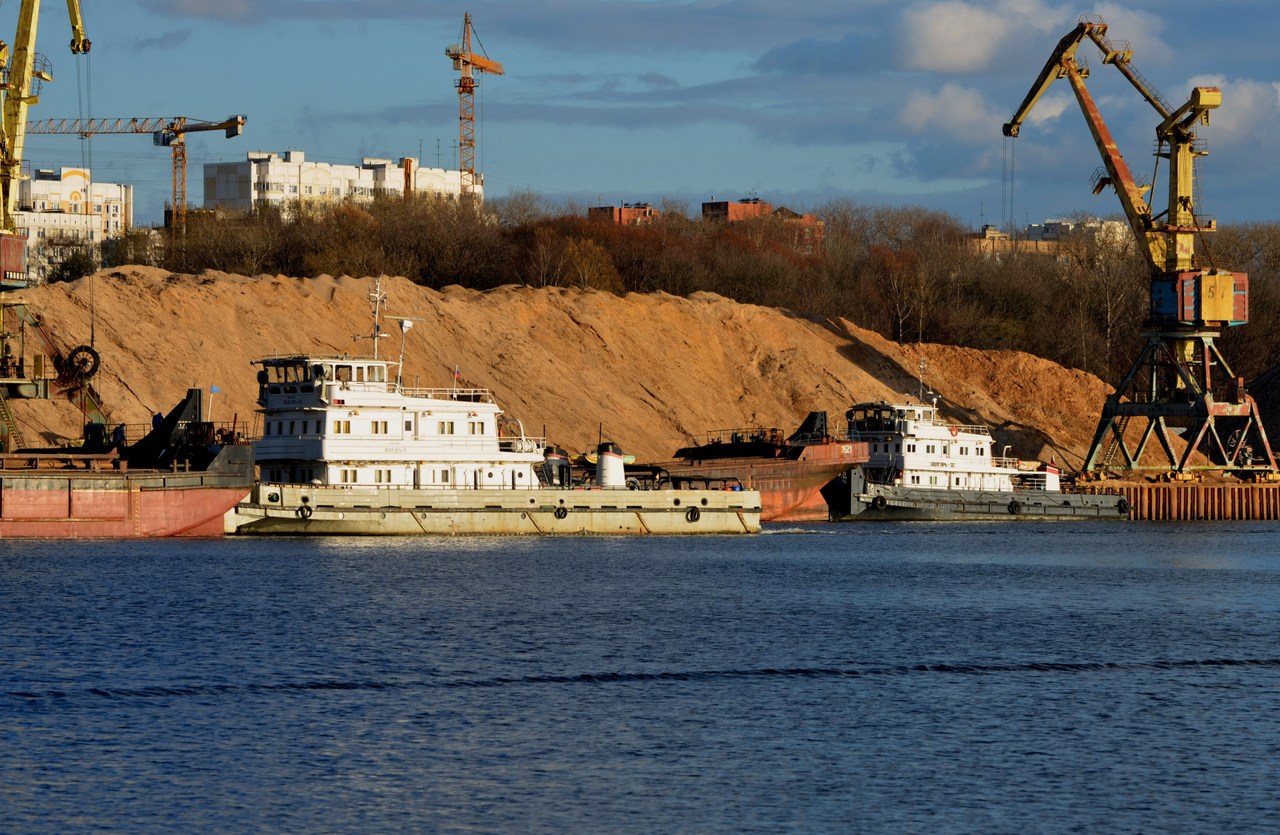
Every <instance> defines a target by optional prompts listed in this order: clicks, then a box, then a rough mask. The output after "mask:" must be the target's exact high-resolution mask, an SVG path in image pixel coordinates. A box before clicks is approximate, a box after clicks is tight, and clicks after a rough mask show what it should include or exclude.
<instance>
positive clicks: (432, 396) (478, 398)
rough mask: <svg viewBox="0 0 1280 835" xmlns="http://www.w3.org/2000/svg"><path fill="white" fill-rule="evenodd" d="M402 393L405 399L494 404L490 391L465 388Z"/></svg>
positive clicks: (404, 391) (428, 389) (402, 390)
mask: <svg viewBox="0 0 1280 835" xmlns="http://www.w3.org/2000/svg"><path fill="white" fill-rule="evenodd" d="M400 393H401V394H403V395H404V396H405V397H417V398H422V399H427V400H455V401H457V402H459V403H492V402H494V401H493V392H491V391H489V389H464V388H402V389H400Z"/></svg>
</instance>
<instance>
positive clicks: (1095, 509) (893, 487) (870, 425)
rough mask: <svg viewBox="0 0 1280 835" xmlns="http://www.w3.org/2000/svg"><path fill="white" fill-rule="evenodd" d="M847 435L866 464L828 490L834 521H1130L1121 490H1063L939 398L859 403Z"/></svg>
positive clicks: (1047, 470) (1050, 471) (1055, 476)
mask: <svg viewBox="0 0 1280 835" xmlns="http://www.w3.org/2000/svg"><path fill="white" fill-rule="evenodd" d="M846 417H847V418H848V420H849V430H848V432H849V435H848V436H849V439H850V440H851V441H865V442H867V443H868V444H869V445H870V458H869V460H868V461H867V463H866V464H863V465H861V466H858V467H854V468H853V469H852V470H850V471H849V472H848V473H847V474H846V475H845V476H844V477H842V478H841V479H840V480H838V481H836V482H833V483H832V484H830V485H829V486H828V487H827V488H824V490H823V495H824V496H825V497H826V499H827V503H828V504H829V505H830V507H831V515H832V518H833V519H837V520H847V519H923V520H959V519H1045V518H1054V519H1059V518H1064V519H1065V518H1088V519H1126V518H1128V514H1129V506H1128V502H1127V501H1126V500H1125V498H1124V497H1123V496H1118V495H1105V494H1104V495H1095V494H1083V493H1070V492H1063V490H1062V485H1061V480H1060V474H1059V471H1058V468H1057V467H1056V466H1053V465H1052V464H1044V463H1039V462H1037V463H1033V464H1030V465H1028V464H1026V463H1025V462H1022V461H1018V460H1016V459H1014V458H1009V457H1007V454H1005V452H1006V451H1007V449H1008V448H1007V447H1005V449H1004V450H1001V451H997V449H996V441H995V439H994V438H992V437H991V432H990V430H989V429H988V428H987V427H985V426H965V425H960V424H955V423H948V422H946V421H943V420H942V419H941V417H940V415H939V414H938V409H937V406H936V403H934V404H929V405H925V404H909V403H904V404H890V403H884V402H880V403H859V404H857V405H855V406H854V407H853V408H851V409H850V410H849V411H848V412H847V413H846Z"/></svg>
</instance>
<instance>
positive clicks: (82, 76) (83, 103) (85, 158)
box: [76, 52, 106, 348]
mask: <svg viewBox="0 0 1280 835" xmlns="http://www.w3.org/2000/svg"><path fill="white" fill-rule="evenodd" d="M76 58H77V59H81V60H77V61H76V105H77V110H78V113H79V116H80V123H81V124H85V125H87V124H88V123H89V119H90V117H91V114H92V113H93V83H92V79H93V72H92V70H93V68H92V66H91V65H90V63H89V53H87V52H82V53H80V54H78V55H77V56H76ZM80 167H81V168H83V169H84V174H85V177H84V181H85V182H84V187H85V193H84V197H83V199H84V201H85V214H87V215H92V214H93V134H91V133H90V134H88V135H84V134H82V135H81V136H80ZM105 225H106V224H105V220H104V222H103V226H104V231H105ZM104 237H105V235H104ZM93 291H94V282H93V273H90V274H89V347H90V348H92V347H93V346H94V341H95V338H96V336H97V332H96V331H97V318H98V317H97V307H96V305H95V303H94V292H93Z"/></svg>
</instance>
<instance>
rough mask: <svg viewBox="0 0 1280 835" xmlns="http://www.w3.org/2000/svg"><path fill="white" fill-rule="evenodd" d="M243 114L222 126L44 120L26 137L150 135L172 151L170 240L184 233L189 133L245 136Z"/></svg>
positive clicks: (164, 119) (172, 120) (165, 119)
mask: <svg viewBox="0 0 1280 835" xmlns="http://www.w3.org/2000/svg"><path fill="white" fill-rule="evenodd" d="M245 121H246V118H245V116H244V115H243V114H241V115H238V116H228V117H227V118H225V119H223V120H222V121H221V122H204V121H201V120H199V119H192V118H190V117H187V116H161V117H155V118H136V117H135V118H132V119H43V120H41V121H39V122H30V123H28V124H27V133H35V134H73V135H76V136H85V137H88V136H95V135H97V134H122V133H149V134H151V138H152V142H154V144H156V145H157V146H161V147H169V148H171V149H173V202H172V204H171V207H172V208H171V211H172V213H173V214H172V219H171V221H170V223H169V231H170V237H171V238H172V237H174V236H176V235H182V234H183V233H185V232H186V230H187V141H186V135H187V134H188V133H196V132H199V131H210V130H220V131H223V132H224V133H225V134H226V137H227V138H228V139H230V138H232V137H233V136H239V135H240V134H241V133H243V132H244V124H245Z"/></svg>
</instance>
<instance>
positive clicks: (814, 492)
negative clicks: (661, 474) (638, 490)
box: [660, 412, 870, 522]
mask: <svg viewBox="0 0 1280 835" xmlns="http://www.w3.org/2000/svg"><path fill="white" fill-rule="evenodd" d="M868 450H869V447H868V445H867V443H865V442H862V441H850V440H847V439H846V440H843V441H841V440H837V439H833V438H832V437H831V435H830V433H829V432H828V431H827V413H826V412H810V413H809V416H808V417H807V418H805V420H804V422H803V423H802V424H801V425H800V428H799V429H797V430H796V431H795V432H793V433H792V434H791V435H789V436H786V437H784V436H783V434H782V430H781V429H763V428H754V429H722V430H715V431H712V432H709V433H707V434H706V435H705V436H703V437H702V438H700V439H698V442H697V443H694V444H691V445H690V446H686V447H682V448H680V449H678V450H676V453H675V458H674V459H673V460H671V461H664V462H662V463H661V465H660V466H661V467H663V468H664V469H665V470H667V472H669V473H670V474H671V475H672V477H678V478H703V479H708V480H717V479H719V480H725V479H740V480H741V481H742V483H743V484H744V485H745V486H746V487H747V488H748V489H750V490H758V491H759V492H760V505H761V510H760V521H762V522H825V521H827V520H828V519H829V518H830V514H831V509H830V507H829V506H828V505H827V500H826V499H825V498H823V495H822V488H823V487H825V486H826V485H827V484H828V483H830V482H832V481H834V480H835V479H838V478H839V477H840V476H841V475H843V474H844V473H845V472H846V471H848V470H849V469H850V468H851V467H856V466H858V465H859V464H863V463H866V461H867V460H868V459H869V457H870V453H869V451H868Z"/></svg>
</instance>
